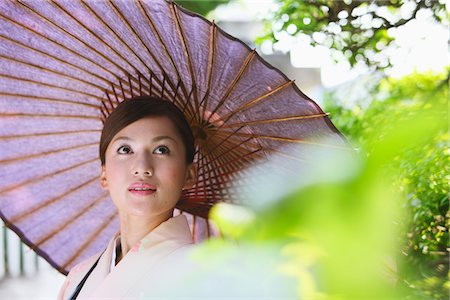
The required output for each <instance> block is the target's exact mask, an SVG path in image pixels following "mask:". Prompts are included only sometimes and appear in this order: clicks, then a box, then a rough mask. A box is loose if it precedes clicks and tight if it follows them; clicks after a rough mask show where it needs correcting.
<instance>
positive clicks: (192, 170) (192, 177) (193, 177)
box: [183, 163, 197, 189]
mask: <svg viewBox="0 0 450 300" xmlns="http://www.w3.org/2000/svg"><path fill="white" fill-rule="evenodd" d="M196 183H197V165H196V164H195V163H192V164H190V165H188V167H187V170H186V180H185V182H184V185H183V189H190V188H192V187H193V186H194V185H195V184H196Z"/></svg>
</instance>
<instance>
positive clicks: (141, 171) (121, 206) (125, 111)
mask: <svg viewBox="0 0 450 300" xmlns="http://www.w3.org/2000/svg"><path fill="white" fill-rule="evenodd" d="M194 153H195V146H194V138H193V135H192V132H191V129H190V127H189V124H188V122H187V121H186V119H185V117H184V115H183V113H182V112H181V111H180V110H179V109H178V108H177V107H176V106H175V105H174V104H172V103H171V102H170V101H166V100H163V99H160V98H155V97H150V96H140V97H136V98H133V99H130V100H126V101H124V102H122V103H120V104H119V105H118V106H117V107H116V109H115V110H114V111H113V112H112V113H111V115H110V116H109V117H108V118H107V120H106V122H105V124H104V127H103V131H102V135H101V140H100V160H101V175H100V180H101V186H102V188H103V189H105V190H107V191H109V194H110V196H111V199H112V201H113V202H114V204H115V206H116V207H117V210H118V212H119V219H120V234H119V235H117V236H115V237H113V238H112V239H111V241H110V242H109V244H108V246H107V248H106V250H105V251H104V252H102V253H99V254H97V255H94V256H93V257H91V258H89V259H87V260H86V261H85V262H83V263H81V264H79V265H77V266H76V267H74V268H73V269H72V270H71V271H70V273H69V275H68V276H67V279H66V282H65V283H64V285H63V287H62V289H61V291H60V294H59V299H75V298H76V299H81V298H133V297H142V296H144V297H145V296H152V295H155V296H157V295H164V289H165V288H168V287H167V285H168V282H169V281H170V282H174V280H176V278H180V276H183V274H184V273H186V272H188V271H189V269H190V268H191V266H190V265H189V259H188V257H187V255H188V253H189V251H190V250H191V248H192V246H193V239H192V236H191V232H190V229H189V226H188V223H187V220H186V217H185V216H183V215H179V216H176V217H173V210H174V207H175V205H176V204H177V201H178V200H179V199H180V196H181V193H182V190H183V189H184V188H190V187H192V186H193V185H194V184H195V182H196V170H195V166H194V164H193V158H194Z"/></svg>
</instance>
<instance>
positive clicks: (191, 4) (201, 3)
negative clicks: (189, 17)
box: [175, 0, 229, 16]
mask: <svg viewBox="0 0 450 300" xmlns="http://www.w3.org/2000/svg"><path fill="white" fill-rule="evenodd" d="M175 2H176V3H177V4H179V5H180V6H182V7H184V8H186V9H188V10H190V11H193V12H196V13H198V14H200V15H202V16H206V15H207V14H208V13H209V12H210V11H212V10H214V9H215V8H216V7H217V6H219V5H222V4H226V3H228V2H229V0H214V1H205V0H176V1H175Z"/></svg>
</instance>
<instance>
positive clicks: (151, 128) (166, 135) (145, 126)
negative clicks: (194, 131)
mask: <svg viewBox="0 0 450 300" xmlns="http://www.w3.org/2000/svg"><path fill="white" fill-rule="evenodd" d="M141 137H142V138H146V139H150V140H154V141H160V140H163V139H170V140H174V141H175V142H178V140H180V136H179V133H178V130H177V129H176V127H175V124H173V122H172V120H171V119H170V118H168V117H166V116H150V117H145V118H141V119H139V120H137V121H134V122H133V123H131V124H129V125H127V126H125V127H124V128H122V129H121V130H120V131H119V132H117V134H116V135H115V136H114V137H113V139H112V142H114V141H116V140H119V139H121V140H131V141H132V140H135V139H137V138H141Z"/></svg>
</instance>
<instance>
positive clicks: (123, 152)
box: [117, 146, 131, 154]
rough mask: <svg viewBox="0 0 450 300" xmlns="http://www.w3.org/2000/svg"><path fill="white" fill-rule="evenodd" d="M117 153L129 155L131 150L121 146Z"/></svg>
mask: <svg viewBox="0 0 450 300" xmlns="http://www.w3.org/2000/svg"><path fill="white" fill-rule="evenodd" d="M117 153H119V154H129V153H131V148H130V147H128V146H120V147H119V149H117Z"/></svg>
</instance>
